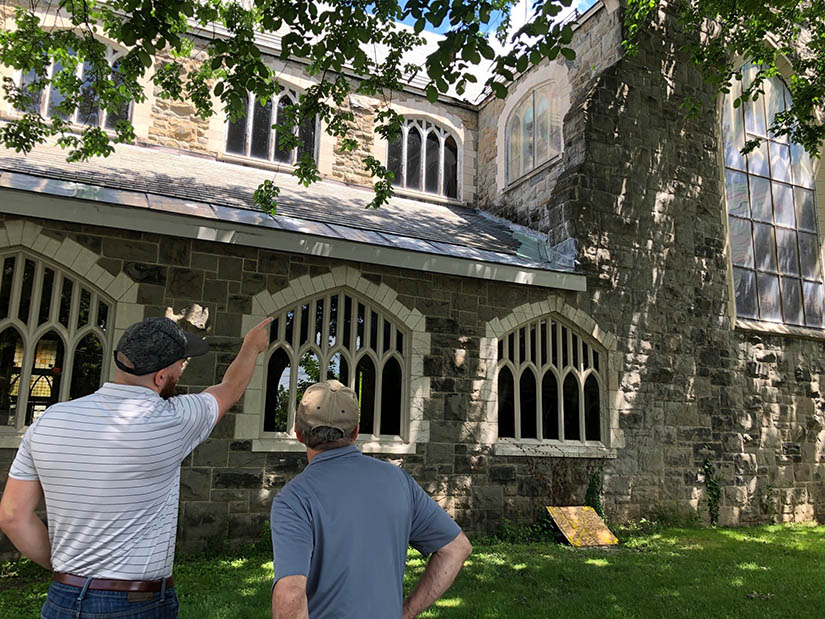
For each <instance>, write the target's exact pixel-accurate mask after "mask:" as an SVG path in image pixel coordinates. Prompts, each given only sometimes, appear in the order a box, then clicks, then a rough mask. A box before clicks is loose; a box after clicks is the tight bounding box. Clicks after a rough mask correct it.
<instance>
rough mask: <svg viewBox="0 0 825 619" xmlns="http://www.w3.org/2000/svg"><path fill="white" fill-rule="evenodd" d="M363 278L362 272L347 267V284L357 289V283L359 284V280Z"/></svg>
mask: <svg viewBox="0 0 825 619" xmlns="http://www.w3.org/2000/svg"><path fill="white" fill-rule="evenodd" d="M359 279H361V273H359V272H358V271H356V270H355V269H353V268H348V269H347V276H346V282H345V283H346V285H347V286H349V287H350V288H353V289H355V287H356V285H357V284H358V280H359Z"/></svg>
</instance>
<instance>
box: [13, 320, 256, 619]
mask: <svg viewBox="0 0 825 619" xmlns="http://www.w3.org/2000/svg"><path fill="white" fill-rule="evenodd" d="M270 322H271V319H266V320H264V321H263V322H261V323H260V324H259V325H258V326H256V327H255V328H253V329H251V330H250V331H249V333H247V334H246V337H245V338H244V341H243V344H242V345H241V350H240V352H239V353H238V355H237V357H236V358H235V360H234V361H233V362H232V364H231V365H230V366H229V368H228V369H227V370H226V374H225V375H224V378H223V381H222V382H221V383H220V384H217V385H214V386H212V387H209V388H208V389H206V390H205V391H204V392H203V393H199V394H190V395H183V396H175V395H174V393H175V386H176V385H177V382H178V379H179V378H180V375H181V372H182V371H183V368H184V366H185V364H186V361H187V359H188V358H189V357H192V356H196V355H202V354H205V353H206V352H208V350H209V345H208V344H207V343H206V342H205V341H204V340H203V339H201V338H199V337H196V336H194V335H192V334H190V333H185V332H184V331H182V330H181V329H180V328H179V327H178V326H177V325H176V324H175V323H174V322H172V321H171V320H169V319H168V318H149V319H146V320H144V321H143V322H140V323H137V324H135V325H132V326H131V327H129V328H128V329H127V330H126V332H125V333H124V334H123V337H122V338H121V339H120V341H119V342H118V345H117V349H116V351H115V359H114V360H115V364H116V366H117V369H116V371H115V376H114V381H113V382H110V383H105V384H104V385H103V386H102V387H101V388H100V389H99V390H98V391H96V392H95V393H93V394H91V395H88V396H86V397H83V398H78V399H76V400H72V401H70V402H60V403H58V404H55V405H53V406H51V407H49V408H48V409H47V410H46V411H45V412H44V413H43V415H42V416H41V417H40V418H39V419H38V420H37V421H35V422H34V423H33V424H32V425H31V426H30V427H29V429H28V430H27V431H26V433H25V435H24V437H23V440H22V442H21V444H20V448H19V450H18V452H17V456H16V458H15V460H14V462H13V464H12V467H11V470H10V471H9V478H8V481H7V482H6V487H5V491H4V492H3V497H2V500H1V501H0V528H2V530H3V531H4V532H5V534H6V535H7V536H8V537H9V539H10V540H11V541H12V543H13V544H14V545H15V546H16V547H17V549H18V550H19V551H20V552H21V553H22V554H23V555H24V556H26V557H28V558H30V559H32V560H33V561H35V562H37V563H39V564H40V565H42V566H43V567H45V568H47V569H52V570H54V572H55V575H54V582H53V583H52V585H51V587H50V589H49V595H48V598H47V600H46V603H45V604H44V606H43V613H42V616H43V617H44V618H45V619H62V618H63V617H85V616H95V617H102V616H107V615H109V614H112V615H117V616H118V617H135V618H138V617H177V608H178V602H177V597H176V595H175V592H174V589H173V588H171V587H172V578H171V576H172V562H173V558H174V551H175V531H176V528H177V516H178V495H179V486H180V463H181V462H182V461H183V459H184V458H185V457H186V456H187V455H188V454H189V453H190V452H191V451H192V450H193V449H194V448H195V447H196V446H197V445H199V444H200V443H201V442H202V441H203V440H205V439H206V438H207V437H208V436H209V434H210V433H211V431H212V429H213V428H214V427H215V424H217V422H218V421H219V420H220V419H221V417H222V416H223V415H224V413H226V411H227V410H229V408H231V407H232V405H233V404H235V402H237V400H238V399H239V398H240V397H241V395H242V394H243V392H244V390H245V389H246V386H247V384H248V383H249V379H250V378H251V376H252V372H253V370H254V368H255V363H256V360H257V357H258V355H259V354H260V353H261V352H262V351H264V350H265V349H266V348H267V346H268V344H269V334H268V326H269V323H270ZM44 496H45V499H46V512H47V514H48V520H49V526H48V529H47V528H46V526H45V525H44V524H43V522H42V521H41V520H40V519H39V518H38V517H37V515H36V514H35V509H36V508H37V506H38V504H39V503H40V501H41V499H42V498H43V497H44ZM95 613H98V614H95Z"/></svg>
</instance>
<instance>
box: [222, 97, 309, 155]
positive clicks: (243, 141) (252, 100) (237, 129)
mask: <svg viewBox="0 0 825 619" xmlns="http://www.w3.org/2000/svg"><path fill="white" fill-rule="evenodd" d="M297 105H298V94H297V93H296V92H295V91H292V90H283V91H281V93H280V94H278V95H275V96H274V97H273V98H272V99H268V100H267V101H266V102H265V103H261V102H260V101H258V100H257V98H256V97H255V95H253V94H252V93H249V96H248V98H247V100H246V103H245V106H244V114H243V115H242V116H241V117H240V118H238V119H237V120H230V121H229V123H228V124H227V128H226V152H227V153H229V154H232V155H241V156H243V157H252V158H254V159H262V160H265V161H275V162H278V163H286V164H290V165H294V164H296V163H297V162H298V161H300V159H301V158H302V157H303V156H304V154H309V155H310V157H312V158H313V159H315V134H316V126H317V119H314V118H312V119H308V120H306V121H304V122H303V123H301V124H299V125H298V126H297V127H293V129H292V132H293V134H294V135H297V136H298V139H299V141H300V145H299V146H298V147H297V148H286V147H284V146H283V145H282V144H281V141H280V140H279V136H278V130H277V129H276V128H275V127H274V126H275V125H279V124H284V123H285V122H286V120H287V117H288V115H289V114H291V113H294V112H295V111H296V106H297ZM250 110H252V113H250Z"/></svg>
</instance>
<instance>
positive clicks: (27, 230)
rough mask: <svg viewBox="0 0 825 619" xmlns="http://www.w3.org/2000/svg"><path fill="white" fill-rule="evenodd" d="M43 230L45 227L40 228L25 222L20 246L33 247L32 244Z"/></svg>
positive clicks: (32, 223)
mask: <svg viewBox="0 0 825 619" xmlns="http://www.w3.org/2000/svg"><path fill="white" fill-rule="evenodd" d="M42 229H43V226H38V225H37V224H36V223H34V222H31V221H26V222H23V230H22V232H21V233H20V244H21V245H24V246H25V247H31V246H32V243H34V239H36V238H37V235H38V234H40V231H41V230H42Z"/></svg>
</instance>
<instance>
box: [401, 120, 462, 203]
mask: <svg viewBox="0 0 825 619" xmlns="http://www.w3.org/2000/svg"><path fill="white" fill-rule="evenodd" d="M458 161H459V152H458V143H457V142H456V140H455V138H454V137H453V136H452V135H450V133H449V132H448V131H446V130H445V129H443V128H441V127H439V126H438V125H435V124H433V123H431V122H429V121H426V120H415V119H408V120H405V121H404V123H403V125H402V127H401V134H400V135H398V136H396V137H395V138H393V139H391V140H390V141H389V144H388V146H387V169H388V170H389V171H390V172H392V173H393V175H394V179H393V185H395V186H396V187H403V188H405V189H414V190H416V191H424V192H426V193H434V194H438V195H442V196H447V197H448V198H458V167H459V165H458Z"/></svg>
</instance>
